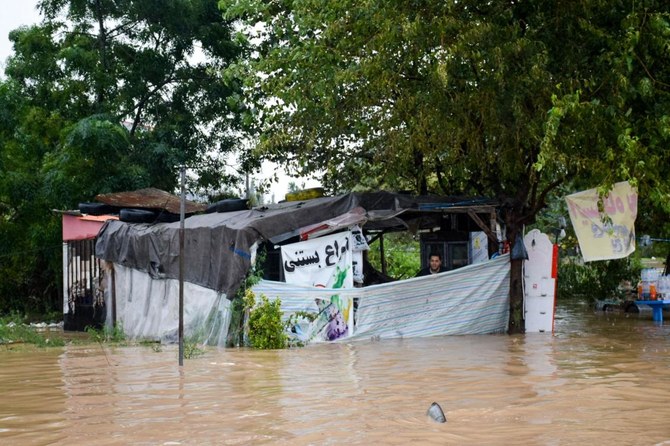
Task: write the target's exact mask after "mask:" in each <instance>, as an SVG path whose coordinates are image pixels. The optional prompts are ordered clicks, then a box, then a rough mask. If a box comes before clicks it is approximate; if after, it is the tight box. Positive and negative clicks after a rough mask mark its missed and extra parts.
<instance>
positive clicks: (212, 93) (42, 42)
mask: <svg viewBox="0 0 670 446" xmlns="http://www.w3.org/2000/svg"><path fill="white" fill-rule="evenodd" d="M38 5H39V10H40V12H41V13H42V15H43V20H42V22H41V23H39V24H38V25H35V26H30V27H22V28H19V29H16V30H14V31H12V32H11V33H10V40H11V41H12V42H13V46H14V54H13V55H12V56H11V57H10V58H9V60H8V62H7V65H6V70H5V78H4V79H3V80H2V81H1V83H0V144H1V149H0V150H1V151H0V252H1V253H2V254H0V275H1V276H2V277H3V280H2V281H0V310H7V309H9V308H16V309H38V310H40V311H44V310H47V309H49V308H57V307H58V302H59V301H60V298H59V297H58V287H57V284H58V282H59V278H60V277H61V274H60V265H61V260H60V255H59V253H60V250H59V247H60V243H59V240H60V232H59V231H60V224H59V218H58V217H57V216H55V215H53V214H52V213H51V209H54V208H56V209H73V208H76V207H77V203H78V202H82V201H90V200H92V199H93V197H94V196H95V195H96V194H99V193H107V192H115V191H121V190H130V189H136V188H141V187H148V186H153V187H158V188H161V189H164V190H168V191H172V190H174V189H175V186H176V184H177V181H178V169H177V166H178V165H180V164H185V165H187V166H189V167H190V168H191V170H192V171H193V172H194V175H192V176H189V178H193V184H192V186H191V190H193V191H194V192H201V193H206V192H210V191H217V190H220V189H221V188H222V187H226V186H230V185H231V184H232V183H233V182H235V181H238V178H237V177H236V175H234V174H231V173H230V172H229V171H227V170H226V164H227V160H228V159H229V155H230V154H231V153H233V152H234V151H235V150H236V148H237V132H238V128H239V116H240V115H239V112H240V106H241V102H240V100H239V97H240V96H239V93H240V83H239V82H238V81H237V80H235V79H234V78H231V77H230V76H228V75H226V76H225V77H224V69H225V68H227V67H228V66H229V64H230V63H231V61H233V60H235V59H236V58H237V57H238V56H239V55H240V54H241V52H242V47H241V46H240V45H239V43H238V42H236V41H234V40H233V38H232V37H233V36H232V34H231V27H230V23H229V22H226V21H225V20H224V19H223V17H222V15H221V12H220V11H219V10H218V8H217V4H216V2H215V1H213V0H167V1H165V0H160V1H159V0H141V1H139V0H41V1H39V3H38Z"/></svg>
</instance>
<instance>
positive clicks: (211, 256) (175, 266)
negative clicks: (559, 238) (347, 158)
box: [95, 192, 492, 298]
mask: <svg viewBox="0 0 670 446" xmlns="http://www.w3.org/2000/svg"><path fill="white" fill-rule="evenodd" d="M465 203H466V202H464V201H462V200H458V199H454V198H446V197H412V196H409V195H401V194H394V193H390V192H372V193H350V194H347V195H341V196H337V197H323V198H316V199H313V200H308V201H299V202H298V201H296V202H284V203H278V204H272V205H267V206H262V207H258V208H254V209H251V210H243V211H235V212H226V213H211V214H200V215H194V216H192V217H189V218H187V219H186V220H185V221H184V280H186V281H188V282H192V283H196V284H198V285H201V286H204V287H207V288H211V289H215V290H217V291H221V292H223V293H225V294H226V296H227V297H229V298H232V297H233V296H234V295H235V292H236V291H237V288H238V287H239V286H240V284H241V283H242V281H243V280H244V278H245V276H246V273H247V271H248V270H249V268H250V266H251V247H252V245H253V244H254V243H257V242H259V243H260V242H261V241H263V240H270V239H271V238H273V237H277V236H280V235H282V234H286V233H292V232H293V233H295V232H296V231H297V230H298V229H300V228H303V227H305V226H309V225H314V224H317V223H321V222H324V221H326V220H330V219H333V218H335V217H337V216H341V215H342V214H345V213H347V212H348V211H350V210H351V209H353V208H355V207H357V206H360V207H362V208H363V209H365V211H366V213H367V214H368V216H369V217H372V218H369V220H370V223H371V224H374V221H373V220H375V218H374V217H373V214H375V212H374V211H393V212H389V213H388V215H389V217H392V216H397V215H398V214H401V213H402V211H403V210H412V211H413V212H416V211H420V210H422V209H427V212H430V211H434V210H437V209H443V208H445V207H446V208H451V207H453V206H462V205H465V206H467V204H465ZM477 203H478V204H480V205H482V204H483V205H486V206H492V203H491V202H490V201H488V200H487V201H486V202H483V201H478V202H477ZM470 204H473V203H470ZM376 214H377V215H381V214H384V212H381V213H380V212H376ZM393 218H395V217H393ZM179 227H180V223H179V222H175V223H158V224H143V223H124V222H120V221H112V220H110V221H108V222H107V223H105V225H104V226H103V227H102V229H101V230H100V233H99V234H98V239H97V242H96V246H95V252H96V256H97V257H99V258H101V259H103V260H107V261H110V262H114V263H117V264H120V265H123V266H126V267H129V268H134V269H138V270H141V271H144V272H147V273H149V274H150V275H151V276H152V277H154V278H171V279H178V278H179Z"/></svg>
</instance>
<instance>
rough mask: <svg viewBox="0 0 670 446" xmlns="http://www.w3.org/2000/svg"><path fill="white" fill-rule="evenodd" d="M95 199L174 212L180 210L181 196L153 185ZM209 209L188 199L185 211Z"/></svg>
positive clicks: (111, 204)
mask: <svg viewBox="0 0 670 446" xmlns="http://www.w3.org/2000/svg"><path fill="white" fill-rule="evenodd" d="M95 199H96V200H97V201H99V202H100V203H105V204H108V205H110V206H117V207H120V208H148V209H165V210H166V211H168V212H172V213H173V214H178V213H179V212H180V201H181V200H180V198H179V197H177V196H176V195H172V194H170V193H168V192H165V191H162V190H160V189H156V188H153V187H150V188H147V189H139V190H134V191H129V192H115V193H111V194H100V195H96V197H95ZM206 209H207V205H206V204H200V203H195V202H193V201H189V200H186V201H185V204H184V212H185V213H187V214H193V213H195V212H201V211H204V210H206Z"/></svg>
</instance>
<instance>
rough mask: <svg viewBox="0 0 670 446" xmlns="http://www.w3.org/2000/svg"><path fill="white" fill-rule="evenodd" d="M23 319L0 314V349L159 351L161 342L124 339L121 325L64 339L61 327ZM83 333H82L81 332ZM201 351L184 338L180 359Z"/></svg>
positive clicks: (193, 342)
mask: <svg viewBox="0 0 670 446" xmlns="http://www.w3.org/2000/svg"><path fill="white" fill-rule="evenodd" d="M25 321H26V318H25V317H23V316H21V315H19V314H16V313H12V314H10V315H7V316H0V348H4V349H7V350H16V349H17V348H18V349H19V350H25V349H30V348H34V347H37V348H47V347H63V346H65V345H66V344H87V343H92V342H93V343H99V344H116V345H120V346H128V345H142V346H147V347H151V349H152V350H153V351H154V352H156V353H160V352H162V351H163V345H161V343H160V342H156V341H150V340H142V341H138V342H128V339H127V337H126V334H125V333H124V331H123V327H121V326H120V325H117V326H115V327H107V326H105V327H103V328H93V327H86V331H85V335H84V336H83V337H76V338H72V339H68V336H66V335H65V334H64V333H63V332H62V331H61V330H56V331H53V330H48V329H47V330H44V329H37V328H36V327H34V326H31V325H29V324H27V323H26V322H25ZM81 334H83V333H81ZM203 354H205V350H203V349H202V348H201V346H200V345H199V344H198V342H197V340H196V339H188V340H185V342H184V358H185V359H193V358H197V357H198V356H201V355H203Z"/></svg>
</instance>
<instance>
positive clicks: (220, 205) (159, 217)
mask: <svg viewBox="0 0 670 446" xmlns="http://www.w3.org/2000/svg"><path fill="white" fill-rule="evenodd" d="M248 203H249V200H246V199H243V198H227V199H225V200H220V201H217V202H216V203H212V204H210V205H209V206H208V207H207V210H206V211H205V212H206V213H208V214H210V213H213V212H232V211H241V210H245V209H248ZM79 212H81V213H82V214H88V215H109V214H114V215H116V214H118V216H119V220H121V221H123V222H127V223H172V222H175V221H179V214H174V213H172V212H168V211H166V210H164V209H158V210H157V209H149V208H119V207H116V206H110V205H108V204H104V203H79Z"/></svg>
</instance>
